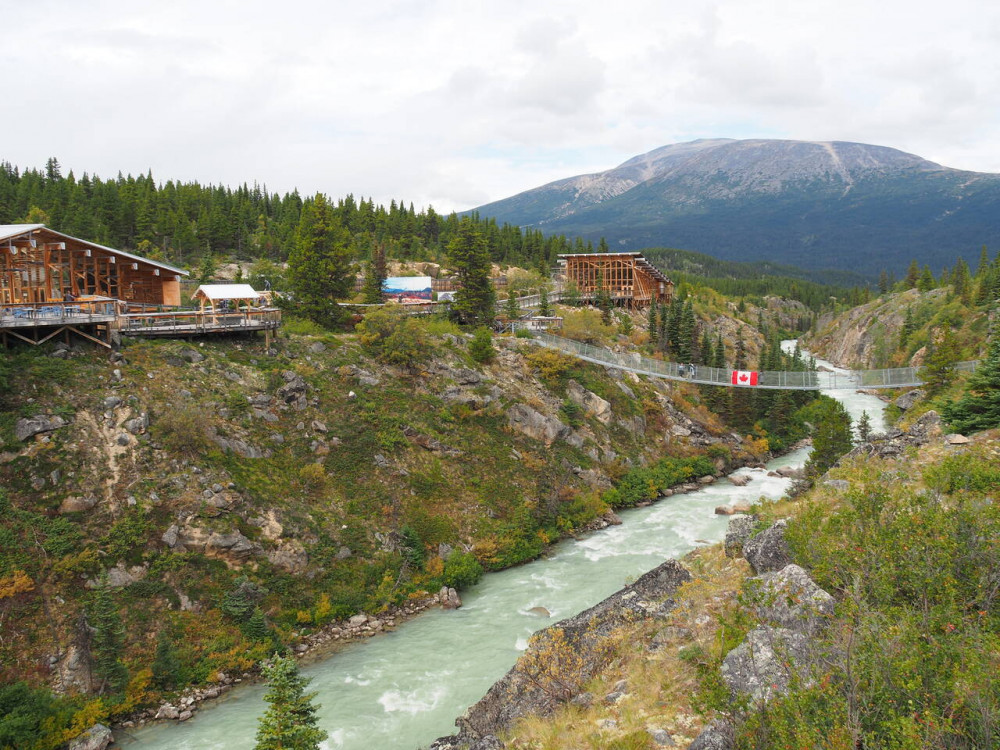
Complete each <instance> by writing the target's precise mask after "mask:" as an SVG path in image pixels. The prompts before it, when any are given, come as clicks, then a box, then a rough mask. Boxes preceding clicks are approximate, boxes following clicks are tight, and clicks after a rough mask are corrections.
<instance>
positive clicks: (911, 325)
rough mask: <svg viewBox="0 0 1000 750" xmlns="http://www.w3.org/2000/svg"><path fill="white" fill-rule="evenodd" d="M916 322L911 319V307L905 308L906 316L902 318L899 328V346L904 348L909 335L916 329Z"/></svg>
mask: <svg viewBox="0 0 1000 750" xmlns="http://www.w3.org/2000/svg"><path fill="white" fill-rule="evenodd" d="M916 328H917V324H916V322H915V321H914V319H913V308H912V307H907V308H906V316H905V317H904V318H903V325H902V327H901V328H900V329H899V348H900V349H905V348H906V344H907V342H909V340H910V336H912V335H913V332H914V331H915V330H916Z"/></svg>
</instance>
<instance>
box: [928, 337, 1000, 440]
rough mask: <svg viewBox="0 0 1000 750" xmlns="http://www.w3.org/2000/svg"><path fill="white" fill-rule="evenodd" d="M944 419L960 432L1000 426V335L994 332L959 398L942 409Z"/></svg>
mask: <svg viewBox="0 0 1000 750" xmlns="http://www.w3.org/2000/svg"><path fill="white" fill-rule="evenodd" d="M941 413H942V416H943V417H944V420H945V422H947V423H948V424H950V425H951V426H952V428H953V429H955V430H956V431H958V432H963V433H964V432H978V431H979V430H989V429H992V428H994V427H1000V335H998V334H997V333H996V332H994V333H993V335H992V338H991V340H990V346H989V350H988V352H987V354H986V359H984V360H983V361H982V362H980V363H979V367H977V368H976V371H975V372H974V373H973V374H972V376H971V377H970V378H969V385H968V388H967V389H966V392H965V395H963V396H962V397H961V398H960V399H958V400H957V401H952V402H951V403H949V404H947V405H946V406H945V407H944V408H943V409H942V410H941Z"/></svg>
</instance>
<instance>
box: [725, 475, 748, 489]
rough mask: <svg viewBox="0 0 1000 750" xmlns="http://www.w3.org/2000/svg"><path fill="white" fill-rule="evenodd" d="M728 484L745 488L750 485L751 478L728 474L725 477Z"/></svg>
mask: <svg viewBox="0 0 1000 750" xmlns="http://www.w3.org/2000/svg"><path fill="white" fill-rule="evenodd" d="M726 478H727V479H728V480H729V483H730V484H734V485H736V486H737V487H746V486H747V485H748V484H750V480H751V479H752V477H751V476H750V475H749V474H730V475H729V476H728V477H726Z"/></svg>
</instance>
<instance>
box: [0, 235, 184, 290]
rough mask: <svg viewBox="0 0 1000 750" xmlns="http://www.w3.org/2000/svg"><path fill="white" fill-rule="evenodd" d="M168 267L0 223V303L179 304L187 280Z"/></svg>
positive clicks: (119, 252) (181, 273)
mask: <svg viewBox="0 0 1000 750" xmlns="http://www.w3.org/2000/svg"><path fill="white" fill-rule="evenodd" d="M187 275H188V274H187V271H182V270H181V269H179V268H175V267H173V266H171V265H168V264H166V263H161V262H159V261H154V260H150V259H149V258H143V257H141V256H138V255H132V254H131V253H126V252H123V251H121V250H115V249H113V248H110V247H105V246H104V245H98V244H97V243H94V242H88V241H87V240H81V239H78V238H76V237H70V236H69V235H68V234H62V233H61V232H56V231H53V230H52V229H49V228H47V227H46V226H45V225H44V224H7V225H0V305H39V304H49V303H63V302H70V301H75V300H77V299H81V298H86V297H109V298H112V299H118V300H122V301H124V302H126V303H136V304H139V303H141V304H147V305H169V306H178V305H180V303H181V293H180V280H181V277H182V276H187Z"/></svg>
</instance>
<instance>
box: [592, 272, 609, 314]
mask: <svg viewBox="0 0 1000 750" xmlns="http://www.w3.org/2000/svg"><path fill="white" fill-rule="evenodd" d="M594 297H595V300H594V302H595V304H596V305H597V309H598V310H600V311H601V322H602V323H603V324H604V325H606V326H609V325H611V308H612V306H613V305H614V302H613V301H612V299H611V293H610V292H609V291H608V288H607V286H605V284H604V276H603V274H602V275H601V278H600V279H599V280H598V282H597V289H596V291H595V293H594Z"/></svg>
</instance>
